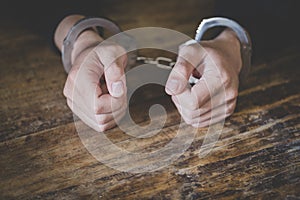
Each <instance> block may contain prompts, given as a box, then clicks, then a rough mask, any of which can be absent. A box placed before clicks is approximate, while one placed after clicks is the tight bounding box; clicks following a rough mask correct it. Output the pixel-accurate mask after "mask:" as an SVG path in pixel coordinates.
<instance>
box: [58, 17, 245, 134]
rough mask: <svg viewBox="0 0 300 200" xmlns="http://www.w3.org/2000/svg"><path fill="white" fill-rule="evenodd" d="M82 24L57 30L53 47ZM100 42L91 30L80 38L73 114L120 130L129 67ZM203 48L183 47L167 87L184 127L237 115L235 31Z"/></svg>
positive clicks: (68, 91) (72, 76) (71, 92)
mask: <svg viewBox="0 0 300 200" xmlns="http://www.w3.org/2000/svg"><path fill="white" fill-rule="evenodd" d="M81 18H83V16H80V15H71V16H68V17H66V18H65V19H63V20H62V21H61V23H60V24H59V25H58V27H57V29H56V31H55V35H54V41H55V44H56V46H57V47H58V49H59V50H61V48H62V44H63V39H64V38H65V37H66V35H67V33H68V31H69V29H70V28H71V27H72V26H73V25H74V24H75V23H76V22H77V21H78V20H79V19H81ZM101 41H103V39H102V38H101V37H100V36H99V35H98V34H97V33H96V32H95V31H94V30H92V29H88V30H86V31H84V32H83V33H82V34H81V35H80V36H79V38H78V39H77V40H76V42H75V44H74V49H73V52H72V69H71V71H70V72H69V74H68V77H67V80H66V83H65V86H64V95H65V97H66V99H67V104H68V106H69V107H70V109H71V110H72V111H73V112H74V113H75V114H76V115H77V116H78V117H79V118H80V119H81V120H82V121H83V122H85V123H86V124H87V125H89V126H90V127H92V128H93V129H94V130H96V131H105V130H108V129H110V128H113V127H114V126H116V122H117V121H119V120H121V119H122V117H123V116H124V114H125V110H126V107H127V100H126V91H127V88H126V80H125V78H124V77H125V76H123V75H124V74H125V68H126V65H127V56H126V53H125V50H124V49H123V48H122V47H120V46H118V45H116V44H109V45H105V46H98V44H99V43H101ZM201 46H202V47H203V48H204V50H205V51H203V48H199V45H196V44H195V45H188V46H186V45H183V46H181V47H179V52H178V58H177V61H176V64H175V66H174V68H173V69H172V72H171V73H170V75H169V78H168V81H167V84H166V87H165V90H166V93H167V94H169V95H171V97H172V101H173V102H174V104H175V105H176V107H177V109H178V111H179V113H180V114H181V116H182V118H183V119H184V121H185V122H186V123H187V124H189V125H192V126H194V127H206V126H208V125H209V124H212V123H217V122H219V121H221V120H224V119H225V118H226V117H228V116H230V115H231V114H232V113H233V112H234V109H235V106H236V100H237V96H238V86H239V73H240V71H241V67H242V61H241V55H240V43H239V41H238V39H237V38H236V36H235V34H234V33H233V32H232V31H231V30H229V29H225V30H224V31H223V32H222V33H221V34H220V35H218V36H217V37H216V38H214V39H213V40H208V41H203V42H201ZM203 52H205V53H203ZM119 55H122V56H119ZM207 55H209V56H207ZM111 60H113V62H111ZM216 71H217V72H218V74H220V76H218V77H219V78H218V80H217V81H211V80H216V79H215V74H216V73H214V72H216ZM78 74H80V75H78ZM191 74H194V75H195V76H197V77H199V78H200V79H199V81H198V82H197V83H196V84H195V85H194V86H192V87H189V85H188V84H187V80H188V78H189V77H190V75H191ZM100 78H101V79H102V81H100V82H99V79H100ZM211 88H213V89H211ZM220 88H224V89H223V91H224V92H225V95H223V96H220V95H219V93H218V92H219V91H220ZM211 102H214V103H211ZM212 105H213V106H212Z"/></svg>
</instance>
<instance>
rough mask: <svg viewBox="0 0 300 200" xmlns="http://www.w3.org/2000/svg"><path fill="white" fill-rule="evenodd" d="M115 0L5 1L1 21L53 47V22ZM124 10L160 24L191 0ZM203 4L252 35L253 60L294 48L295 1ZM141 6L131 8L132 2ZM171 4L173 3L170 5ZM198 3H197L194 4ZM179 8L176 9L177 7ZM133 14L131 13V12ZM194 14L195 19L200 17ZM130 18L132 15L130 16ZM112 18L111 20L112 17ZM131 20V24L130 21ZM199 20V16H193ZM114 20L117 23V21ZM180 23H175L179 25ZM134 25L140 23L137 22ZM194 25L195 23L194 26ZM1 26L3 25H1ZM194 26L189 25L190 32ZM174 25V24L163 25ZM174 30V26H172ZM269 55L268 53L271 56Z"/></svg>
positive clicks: (99, 11)
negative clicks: (144, 14)
mask: <svg viewBox="0 0 300 200" xmlns="http://www.w3.org/2000/svg"><path fill="white" fill-rule="evenodd" d="M118 2H119V1H118V0H97V1H95V0H92V1H77V0H75V1H60V2H59V1H37V0H29V1H16V0H11V1H5V2H4V3H3V2H2V6H1V10H2V11H1V15H2V17H1V21H2V23H5V24H6V25H7V24H8V25H9V24H17V25H18V26H22V27H24V28H26V29H29V30H30V31H34V32H36V33H37V34H40V35H41V36H42V37H44V38H45V39H46V40H47V41H49V44H50V45H52V46H53V41H52V37H53V33H54V30H55V27H56V26H57V24H58V23H59V22H60V21H61V20H62V19H63V18H64V17H65V16H67V15H70V14H83V15H86V16H99V17H107V15H110V13H107V10H110V12H115V13H114V14H117V13H118V12H121V13H122V14H124V13H125V14H126V11H124V10H122V11H120V10H118ZM127 2H128V13H130V14H131V15H132V12H137V13H139V12H149V18H151V17H152V18H155V19H156V21H157V23H156V24H155V23H153V24H146V25H151V26H155V25H157V26H163V25H164V24H163V22H161V21H163V18H162V19H161V20H160V18H159V16H160V15H161V14H163V11H164V10H165V9H174V12H185V11H184V9H186V8H185V4H192V3H193V2H195V1H191V0H187V1H179V0H173V1H169V2H168V3H163V2H162V1H158V0H154V1H151V2H150V1H138V0H129V1H127ZM202 2H204V3H203V5H207V7H209V8H211V10H209V11H207V17H211V16H224V17H228V18H232V19H234V20H236V21H237V22H239V23H240V24H241V25H242V26H243V27H245V28H246V29H247V30H248V31H249V33H250V35H251V38H252V42H253V54H254V59H256V58H257V57H260V58H261V57H262V55H263V57H270V55H273V56H274V55H277V53H278V52H281V51H284V50H286V49H291V48H292V49H295V48H296V49H297V46H298V45H299V44H300V42H299V41H300V40H299V35H300V32H299V22H298V20H299V19H300V14H299V12H300V9H299V8H300V7H299V1H297V0H285V1H283V0H251V1H240V0H226V1H224V0H212V1H209V0H205V1H202ZM137 4H138V5H139V6H138V7H139V8H140V7H141V4H142V7H143V8H145V9H144V10H141V9H139V10H135V9H134V7H135V5H137ZM172 4H173V5H172ZM195 6H199V3H197V4H195ZM178 8H179V10H178ZM133 16H134V14H133ZM200 16H201V15H200V14H197V13H195V18H197V17H200ZM133 18H134V17H133ZM112 20H114V19H112ZM132 20H133V27H134V21H135V19H132ZM197 21H199V22H200V21H201V19H197ZM117 23H118V22H117ZM180 23H182V22H180V21H179V22H178V24H180ZM136 26H140V24H137V25H136ZM196 26H197V24H195V27H196ZM4 27H5V26H4ZM195 27H191V30H193V31H194V29H195ZM166 28H174V27H166ZM175 29H176V28H175ZM271 57H272V56H271Z"/></svg>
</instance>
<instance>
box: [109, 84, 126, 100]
mask: <svg viewBox="0 0 300 200" xmlns="http://www.w3.org/2000/svg"><path fill="white" fill-rule="evenodd" d="M111 89H112V94H111V95H112V96H114V97H120V96H122V95H123V94H124V87H123V82H122V81H117V82H114V83H112V84H111Z"/></svg>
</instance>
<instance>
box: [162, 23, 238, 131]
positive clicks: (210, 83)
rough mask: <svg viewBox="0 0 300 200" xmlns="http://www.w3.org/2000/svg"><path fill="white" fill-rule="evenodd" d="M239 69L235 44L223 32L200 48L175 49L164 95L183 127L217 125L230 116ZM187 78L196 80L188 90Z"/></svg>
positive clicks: (230, 34) (230, 36)
mask: <svg viewBox="0 0 300 200" xmlns="http://www.w3.org/2000/svg"><path fill="white" fill-rule="evenodd" d="M241 66H242V60H241V54H240V44H239V41H238V39H237V38H236V37H235V34H234V32H232V31H231V30H229V29H226V30H224V31H223V32H222V33H221V34H220V35H219V36H218V37H217V38H215V39H213V40H210V41H203V42H201V45H199V44H197V43H196V44H191V45H182V46H181V47H180V48H179V55H178V59H177V62H176V64H175V66H174V68H173V70H172V72H171V74H170V76H169V78H168V81H167V84H166V92H167V93H168V94H170V95H171V96H172V101H173V102H174V104H175V105H176V107H177V109H178V111H179V113H180V114H181V116H182V117H183V119H184V121H185V122H186V123H187V124H190V125H192V126H194V127H205V126H208V125H209V124H213V123H217V122H219V121H221V120H224V119H225V118H226V117H228V116H230V115H231V114H232V113H233V112H234V109H235V106H236V100H237V96H238V86H239V72H240V70H241ZM191 74H193V75H194V76H197V77H199V78H200V79H199V81H198V82H197V83H196V84H195V85H194V86H192V87H190V85H189V83H188V79H189V77H190V75H191Z"/></svg>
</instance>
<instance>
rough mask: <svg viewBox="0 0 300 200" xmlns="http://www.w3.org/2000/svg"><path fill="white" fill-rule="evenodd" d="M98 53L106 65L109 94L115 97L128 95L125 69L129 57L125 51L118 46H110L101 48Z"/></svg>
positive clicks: (105, 72)
mask: <svg viewBox="0 0 300 200" xmlns="http://www.w3.org/2000/svg"><path fill="white" fill-rule="evenodd" d="M96 52H97V54H98V56H99V59H100V61H101V63H102V64H103V65H104V76H105V80H106V85H107V89H108V91H109V93H110V94H111V95H112V96H113V97H121V96H123V95H124V94H125V93H126V81H125V75H124V73H125V72H124V69H125V67H126V64H127V56H126V52H125V50H124V49H123V48H122V47H120V46H118V45H108V46H99V47H98V48H97V49H96Z"/></svg>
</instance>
